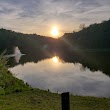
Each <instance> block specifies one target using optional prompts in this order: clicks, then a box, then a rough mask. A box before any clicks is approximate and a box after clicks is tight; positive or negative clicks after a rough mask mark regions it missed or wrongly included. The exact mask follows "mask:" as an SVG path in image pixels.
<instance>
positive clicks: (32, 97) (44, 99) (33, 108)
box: [0, 89, 110, 110]
mask: <svg viewBox="0 0 110 110" xmlns="http://www.w3.org/2000/svg"><path fill="white" fill-rule="evenodd" d="M60 100H61V97H60V95H58V94H53V93H50V92H47V91H43V90H38V89H36V90H30V91H25V92H21V93H13V94H9V95H4V96H0V110H61V101H60ZM70 102H71V110H110V99H106V98H95V97H80V96H70Z"/></svg>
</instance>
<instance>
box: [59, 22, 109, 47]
mask: <svg viewBox="0 0 110 110" xmlns="http://www.w3.org/2000/svg"><path fill="white" fill-rule="evenodd" d="M60 40H61V41H62V42H64V43H68V44H69V45H71V46H73V49H77V48H80V49H110V20H108V21H103V22H102V23H100V24H92V25H90V26H89V27H85V28H83V29H82V30H81V31H79V32H73V33H65V34H64V35H63V36H62V37H61V39H60ZM68 44H67V45H68ZM69 45H68V46H69ZM70 48H71V47H70Z"/></svg>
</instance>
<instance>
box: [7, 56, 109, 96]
mask: <svg viewBox="0 0 110 110" xmlns="http://www.w3.org/2000/svg"><path fill="white" fill-rule="evenodd" d="M104 56H105V55H104ZM26 57H27V55H26V56H23V57H22V58H21V60H20V63H19V64H16V65H14V66H11V67H10V68H9V70H10V71H11V72H12V73H13V75H14V76H15V77H17V78H19V79H22V80H23V81H24V82H27V83H28V84H29V85H30V86H31V87H33V88H39V89H43V90H49V91H51V92H55V93H62V92H70V93H71V94H74V95H80V96H96V97H110V77H109V74H108V73H109V68H108V67H109V65H107V64H108V62H107V61H106V57H105V60H103V57H101V55H100V56H99V57H96V60H94V59H95V58H94V59H92V60H91V61H90V63H89V60H87V59H89V58H88V57H87V59H86V58H85V59H83V58H82V59H83V60H81V57H80V58H79V61H78V60H75V59H78V58H76V57H75V56H73V57H71V58H72V59H70V57H69V56H68V57H67V58H66V57H65V58H61V57H59V56H57V55H56V56H53V57H50V58H41V59H40V60H38V59H37V61H31V60H29V57H28V58H27V59H28V60H27V61H26V60H25V58H26ZM89 57H90V56H89ZM36 58H37V56H36ZM90 58H91V57H90ZM98 58H99V60H98ZM101 59H102V60H101ZM86 60H87V62H86ZM22 61H23V62H22ZM93 61H95V62H94V63H93ZM98 61H100V62H99V63H98ZM101 61H102V62H101ZM104 61H105V62H104ZM96 62H97V63H96ZM106 63H107V64H106ZM92 64H93V65H92ZM103 65H104V66H103ZM100 68H102V69H100ZM106 68H107V69H106ZM106 70H107V72H106Z"/></svg>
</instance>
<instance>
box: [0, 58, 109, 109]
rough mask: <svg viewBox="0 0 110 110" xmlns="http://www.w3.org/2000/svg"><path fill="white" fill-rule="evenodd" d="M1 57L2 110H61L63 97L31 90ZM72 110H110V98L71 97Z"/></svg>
mask: <svg viewBox="0 0 110 110" xmlns="http://www.w3.org/2000/svg"><path fill="white" fill-rule="evenodd" d="M6 63H7V61H6V60H5V59H4V58H3V57H2V56H0V110H61V96H60V95H59V94H54V93H51V92H47V91H44V90H39V89H33V90H32V89H31V88H30V87H29V86H28V85H27V84H24V82H23V81H22V80H19V79H17V78H15V77H14V76H13V75H12V74H11V73H10V72H9V71H8V68H7V67H6ZM70 102H71V104H70V105H71V109H70V110H110V98H95V97H80V96H72V95H71V96H70Z"/></svg>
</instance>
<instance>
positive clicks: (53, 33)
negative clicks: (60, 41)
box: [51, 27, 59, 37]
mask: <svg viewBox="0 0 110 110" xmlns="http://www.w3.org/2000/svg"><path fill="white" fill-rule="evenodd" d="M51 34H52V36H54V37H57V36H58V35H59V31H58V28H57V27H53V29H52V31H51Z"/></svg>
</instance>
